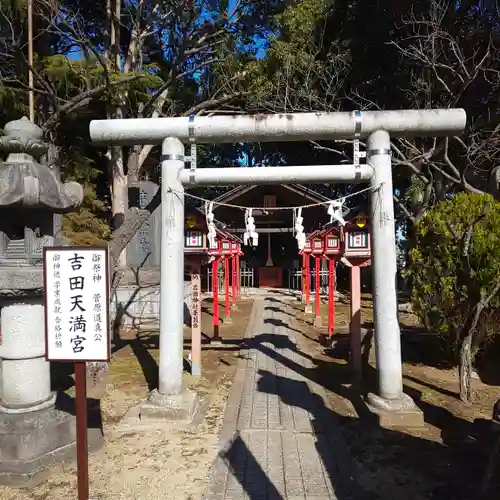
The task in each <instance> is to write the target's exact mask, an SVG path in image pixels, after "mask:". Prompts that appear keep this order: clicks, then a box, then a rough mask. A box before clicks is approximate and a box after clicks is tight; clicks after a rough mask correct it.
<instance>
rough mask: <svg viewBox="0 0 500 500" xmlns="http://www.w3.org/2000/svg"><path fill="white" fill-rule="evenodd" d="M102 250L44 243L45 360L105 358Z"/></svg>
mask: <svg viewBox="0 0 500 500" xmlns="http://www.w3.org/2000/svg"><path fill="white" fill-rule="evenodd" d="M108 277H109V270H108V251H107V249H105V248H92V247H72V246H64V247H45V248H44V286H45V346H46V349H45V356H46V358H47V361H69V362H71V361H73V362H77V361H87V362H88V361H109V357H110V341H109V330H108V325H109V319H108V315H109V284H108Z"/></svg>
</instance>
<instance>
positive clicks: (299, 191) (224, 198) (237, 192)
mask: <svg viewBox="0 0 500 500" xmlns="http://www.w3.org/2000/svg"><path fill="white" fill-rule="evenodd" d="M259 186H260V185H258V184H253V185H249V186H238V187H235V188H233V189H231V190H229V191H227V192H225V193H223V194H221V195H220V196H217V198H214V199H213V200H212V201H213V202H214V203H232V202H234V201H235V200H237V199H238V198H239V197H241V196H243V195H244V194H246V193H248V192H250V191H252V190H253V189H256V188H258V187H259ZM276 187H277V188H281V189H283V190H285V191H286V190H288V191H290V192H292V193H294V194H296V195H299V196H302V197H303V198H304V199H305V200H307V201H309V202H312V203H320V202H325V201H328V200H329V198H327V197H326V196H324V195H322V194H321V193H318V192H317V191H314V190H312V189H310V188H308V187H307V186H304V185H302V184H278V185H277V186H276Z"/></svg>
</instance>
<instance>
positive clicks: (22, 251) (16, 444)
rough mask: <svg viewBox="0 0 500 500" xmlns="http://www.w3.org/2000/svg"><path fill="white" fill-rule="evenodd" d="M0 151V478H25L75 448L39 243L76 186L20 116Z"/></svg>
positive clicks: (70, 204) (49, 241)
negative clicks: (54, 361)
mask: <svg viewBox="0 0 500 500" xmlns="http://www.w3.org/2000/svg"><path fill="white" fill-rule="evenodd" d="M4 131H5V135H4V136H3V137H0V149H1V150H3V151H4V152H5V153H7V154H8V157H7V160H6V161H4V162H1V163H0V214H1V216H0V319H1V325H0V331H1V336H0V363H1V364H0V375H1V376H0V442H1V443H2V444H1V446H0V483H3V484H11V485H26V484H32V483H35V482H37V481H40V480H41V479H43V474H42V472H43V471H44V470H45V469H46V468H47V467H48V466H50V465H52V464H53V463H54V462H55V461H58V460H60V459H65V458H67V457H68V456H69V457H71V456H73V454H74V451H73V450H74V445H75V429H74V427H75V422H74V417H73V416H72V415H71V414H70V413H67V412H65V411H62V410H61V409H58V408H57V407H56V394H54V393H53V392H51V380H50V363H49V362H47V361H46V360H45V320H44V300H43V251H42V249H43V247H44V246H53V245H57V244H61V243H62V242H61V241H58V239H57V238H55V236H56V235H55V232H54V231H55V228H54V214H62V213H65V212H69V211H72V210H74V209H75V208H76V207H77V206H78V205H79V204H80V203H81V202H82V199H83V190H82V187H81V186H80V185H79V184H77V183H75V182H68V183H66V184H63V183H61V182H60V181H59V179H58V173H57V172H55V171H54V170H53V169H52V168H49V167H48V166H45V165H41V164H40V163H39V162H38V160H39V159H40V157H41V156H42V155H43V154H45V153H46V152H47V150H48V144H46V143H44V142H43V141H42V130H41V129H40V128H39V127H37V126H36V125H34V124H33V123H31V122H30V121H29V120H28V119H27V118H23V119H21V120H16V121H13V122H10V123H8V124H7V125H6V126H5V129H4ZM92 441H94V442H95V439H92Z"/></svg>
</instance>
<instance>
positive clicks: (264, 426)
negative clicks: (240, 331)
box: [205, 295, 367, 500]
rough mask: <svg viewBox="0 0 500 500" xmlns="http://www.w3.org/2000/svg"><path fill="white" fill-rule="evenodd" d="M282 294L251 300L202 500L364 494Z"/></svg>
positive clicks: (309, 499)
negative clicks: (359, 490) (209, 480)
mask: <svg viewBox="0 0 500 500" xmlns="http://www.w3.org/2000/svg"><path fill="white" fill-rule="evenodd" d="M292 307H293V305H292V304H289V303H287V302H286V298H284V299H282V298H279V296H277V295H274V296H268V297H265V298H262V297H260V298H256V299H255V302H254V307H253V310H252V317H251V318H250V324H249V327H248V330H247V335H246V336H247V341H246V342H247V347H248V349H247V350H244V351H243V354H242V358H243V359H242V360H241V361H240V365H239V367H238V372H237V375H236V379H235V382H234V384H233V387H232V389H231V394H230V397H229V400H228V405H227V410H226V414H225V420H224V425H223V429H222V433H221V440H222V443H223V450H222V451H221V453H220V454H219V457H218V459H217V461H216V464H215V467H214V472H213V477H212V485H211V488H210V492H209V493H208V494H207V495H206V497H205V498H206V499H207V500H209V499H210V500H222V499H226V500H232V499H234V500H236V499H238V500H239V499H251V500H260V499H262V500H275V499H289V500H294V499H297V500H298V499H304V500H305V499H307V500H319V499H329V498H331V499H338V500H346V499H352V498H367V497H366V496H360V495H359V494H356V495H353V494H352V493H349V494H346V493H342V492H344V491H348V490H351V491H352V490H353V487H352V486H353V485H354V484H355V483H356V481H355V480H354V473H353V470H354V468H353V466H352V461H351V460H350V459H349V458H348V450H347V447H346V445H345V443H344V442H343V440H342V437H341V434H340V431H339V429H338V426H337V423H336V421H335V418H334V417H333V415H332V413H331V411H330V410H328V409H327V408H326V407H325V404H324V402H323V398H322V396H324V392H323V390H322V388H321V387H319V386H317V385H316V384H314V382H312V381H311V380H310V379H311V378H312V374H313V364H312V362H311V361H310V359H309V358H308V357H307V356H304V355H302V354H301V353H300V351H299V350H298V347H297V345H296V338H297V337H296V336H297V335H299V332H298V331H297V330H295V329H294V328H293V326H292V316H291V314H290V311H291V308H292Z"/></svg>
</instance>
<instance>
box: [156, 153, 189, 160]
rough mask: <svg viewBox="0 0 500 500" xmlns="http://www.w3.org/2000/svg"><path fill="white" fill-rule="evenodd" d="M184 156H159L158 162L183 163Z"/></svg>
mask: <svg viewBox="0 0 500 500" xmlns="http://www.w3.org/2000/svg"><path fill="white" fill-rule="evenodd" d="M184 158H185V156H184V155H170V154H167V155H161V156H160V161H168V160H179V161H184Z"/></svg>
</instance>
